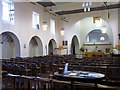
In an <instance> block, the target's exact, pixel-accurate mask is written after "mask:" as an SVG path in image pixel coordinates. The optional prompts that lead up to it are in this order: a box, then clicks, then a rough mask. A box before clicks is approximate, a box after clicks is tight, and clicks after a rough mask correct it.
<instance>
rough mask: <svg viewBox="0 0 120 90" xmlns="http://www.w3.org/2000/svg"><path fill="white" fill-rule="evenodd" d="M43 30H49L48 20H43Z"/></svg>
mask: <svg viewBox="0 0 120 90" xmlns="http://www.w3.org/2000/svg"><path fill="white" fill-rule="evenodd" d="M42 27H43V30H44V31H45V30H47V22H43V26H42Z"/></svg>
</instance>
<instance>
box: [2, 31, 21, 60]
mask: <svg viewBox="0 0 120 90" xmlns="http://www.w3.org/2000/svg"><path fill="white" fill-rule="evenodd" d="M0 37H1V40H0V44H1V46H2V59H9V58H15V57H20V43H19V40H18V38H17V36H16V35H15V34H13V33H11V32H3V33H2V34H1V35H0Z"/></svg>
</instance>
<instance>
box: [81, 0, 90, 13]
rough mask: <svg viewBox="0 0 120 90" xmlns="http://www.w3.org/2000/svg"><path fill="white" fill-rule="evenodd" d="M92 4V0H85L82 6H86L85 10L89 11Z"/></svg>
mask: <svg viewBox="0 0 120 90" xmlns="http://www.w3.org/2000/svg"><path fill="white" fill-rule="evenodd" d="M91 5H92V2H83V3H82V7H84V12H89V11H90V6H91Z"/></svg>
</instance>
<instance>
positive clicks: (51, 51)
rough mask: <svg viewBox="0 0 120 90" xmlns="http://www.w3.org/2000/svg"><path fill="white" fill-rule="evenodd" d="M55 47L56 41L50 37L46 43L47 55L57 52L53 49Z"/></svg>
mask: <svg viewBox="0 0 120 90" xmlns="http://www.w3.org/2000/svg"><path fill="white" fill-rule="evenodd" d="M56 47H57V45H56V41H55V40H54V39H51V40H50V41H49V44H48V55H53V54H57V50H56V49H55V48H56Z"/></svg>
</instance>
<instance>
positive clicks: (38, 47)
mask: <svg viewBox="0 0 120 90" xmlns="http://www.w3.org/2000/svg"><path fill="white" fill-rule="evenodd" d="M42 55H43V44H42V41H41V40H40V38H39V37H37V36H34V37H32V39H31V40H30V43H29V56H30V57H33V56H42Z"/></svg>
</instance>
